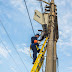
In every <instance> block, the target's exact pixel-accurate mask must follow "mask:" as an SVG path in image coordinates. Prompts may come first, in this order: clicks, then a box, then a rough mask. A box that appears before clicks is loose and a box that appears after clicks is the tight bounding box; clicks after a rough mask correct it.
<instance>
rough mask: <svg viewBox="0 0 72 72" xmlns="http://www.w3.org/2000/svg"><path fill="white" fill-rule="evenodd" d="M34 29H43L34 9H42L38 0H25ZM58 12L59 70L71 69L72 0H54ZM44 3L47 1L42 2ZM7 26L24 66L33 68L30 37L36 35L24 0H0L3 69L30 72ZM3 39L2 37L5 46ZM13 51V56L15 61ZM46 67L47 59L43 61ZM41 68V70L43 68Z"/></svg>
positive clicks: (0, 65) (0, 70)
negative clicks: (34, 18)
mask: <svg viewBox="0 0 72 72" xmlns="http://www.w3.org/2000/svg"><path fill="white" fill-rule="evenodd" d="M45 1H47V0H45ZM26 2H27V6H28V9H29V13H30V17H31V20H32V23H33V27H34V31H35V33H38V31H37V30H38V29H42V27H41V25H40V24H39V23H37V22H36V21H34V20H33V16H34V10H35V9H37V10H38V11H40V12H41V8H40V3H39V2H37V1H36V0H26ZM55 3H56V4H57V9H58V10H57V12H58V26H59V40H58V42H57V55H58V58H59V72H72V0H55ZM43 6H45V4H44V3H43ZM1 22H2V23H3V25H4V27H5V29H6V30H7V32H8V34H9V36H10V38H11V40H12V41H13V43H14V45H15V47H16V49H17V51H18V52H19V54H20V56H21V58H22V60H23V62H24V64H25V66H26V67H27V69H28V71H29V72H30V70H31V68H32V66H33V65H32V59H31V58H30V56H29V46H30V38H31V37H32V36H33V35H34V34H33V31H32V27H31V25H30V21H29V18H28V14H27V11H26V8H25V4H24V1H23V0H0V72H28V71H27V69H26V67H25V66H24V65H23V63H22V62H21V60H20V58H19V56H18V54H17V52H16V50H15V48H14V47H13V45H12V43H11V41H10V40H9V38H8V36H7V34H6V32H5V30H4V28H3V26H2V25H1ZM1 40H2V41H3V43H4V45H5V47H6V48H7V49H8V52H7V50H6V49H5V47H4V46H3V44H2V42H1ZM9 54H11V55H12V57H13V58H14V60H15V62H16V63H17V65H18V66H16V64H15V63H14V61H13V59H12V57H11V56H10V55H9ZM44 67H45V63H44ZM40 72H41V71H40Z"/></svg>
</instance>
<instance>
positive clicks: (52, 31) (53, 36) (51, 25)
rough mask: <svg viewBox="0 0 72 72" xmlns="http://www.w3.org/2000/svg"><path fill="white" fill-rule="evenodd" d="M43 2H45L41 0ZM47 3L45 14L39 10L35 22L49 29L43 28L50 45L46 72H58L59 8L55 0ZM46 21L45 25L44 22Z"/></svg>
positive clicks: (36, 11)
mask: <svg viewBox="0 0 72 72" xmlns="http://www.w3.org/2000/svg"><path fill="white" fill-rule="evenodd" d="M39 1H43V0H39ZM43 2H44V3H46V4H47V5H46V7H45V8H48V10H47V9H45V13H44V14H42V13H40V12H39V11H38V10H35V15H34V20H35V21H37V22H38V23H40V24H41V25H42V27H43V26H45V25H47V28H46V27H45V28H44V27H43V31H44V32H45V29H46V30H47V33H48V37H49V39H48V43H47V57H46V69H45V72H56V59H57V57H56V56H57V55H56V43H57V40H58V38H59V35H58V22H57V8H56V5H55V3H54V0H51V2H50V3H48V2H46V1H43ZM43 19H45V23H44V21H43Z"/></svg>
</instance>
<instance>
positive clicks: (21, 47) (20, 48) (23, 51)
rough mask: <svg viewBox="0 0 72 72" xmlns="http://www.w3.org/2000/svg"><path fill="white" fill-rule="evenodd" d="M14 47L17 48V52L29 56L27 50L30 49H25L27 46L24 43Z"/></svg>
mask: <svg viewBox="0 0 72 72" xmlns="http://www.w3.org/2000/svg"><path fill="white" fill-rule="evenodd" d="M16 47H17V48H18V51H19V52H21V53H25V54H27V55H29V49H30V47H27V45H26V44H25V43H22V44H19V45H16Z"/></svg>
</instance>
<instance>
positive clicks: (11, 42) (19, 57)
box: [0, 20, 29, 72]
mask: <svg viewBox="0 0 72 72" xmlns="http://www.w3.org/2000/svg"><path fill="white" fill-rule="evenodd" d="M0 23H1V25H2V27H3V28H4V30H5V32H6V34H7V36H8V38H9V40H10V41H11V43H12V45H13V47H14V49H15V50H16V52H17V54H18V56H19V58H20V60H21V62H22V63H23V65H24V67H25V68H26V70H27V72H29V71H28V69H27V67H26V65H25V63H24V62H23V60H22V58H21V56H20V55H19V53H18V51H17V49H16V47H15V45H14V43H13V41H12V40H11V38H10V36H9V34H8V32H7V31H6V29H5V27H4V25H3V23H2V21H1V20H0Z"/></svg>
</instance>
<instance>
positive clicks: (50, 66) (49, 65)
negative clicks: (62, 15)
mask: <svg viewBox="0 0 72 72" xmlns="http://www.w3.org/2000/svg"><path fill="white" fill-rule="evenodd" d="M50 6H51V8H50V24H51V33H50V37H49V40H48V44H47V59H46V70H45V72H54V71H53V67H54V65H53V54H54V52H53V50H54V0H51V3H50Z"/></svg>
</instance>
